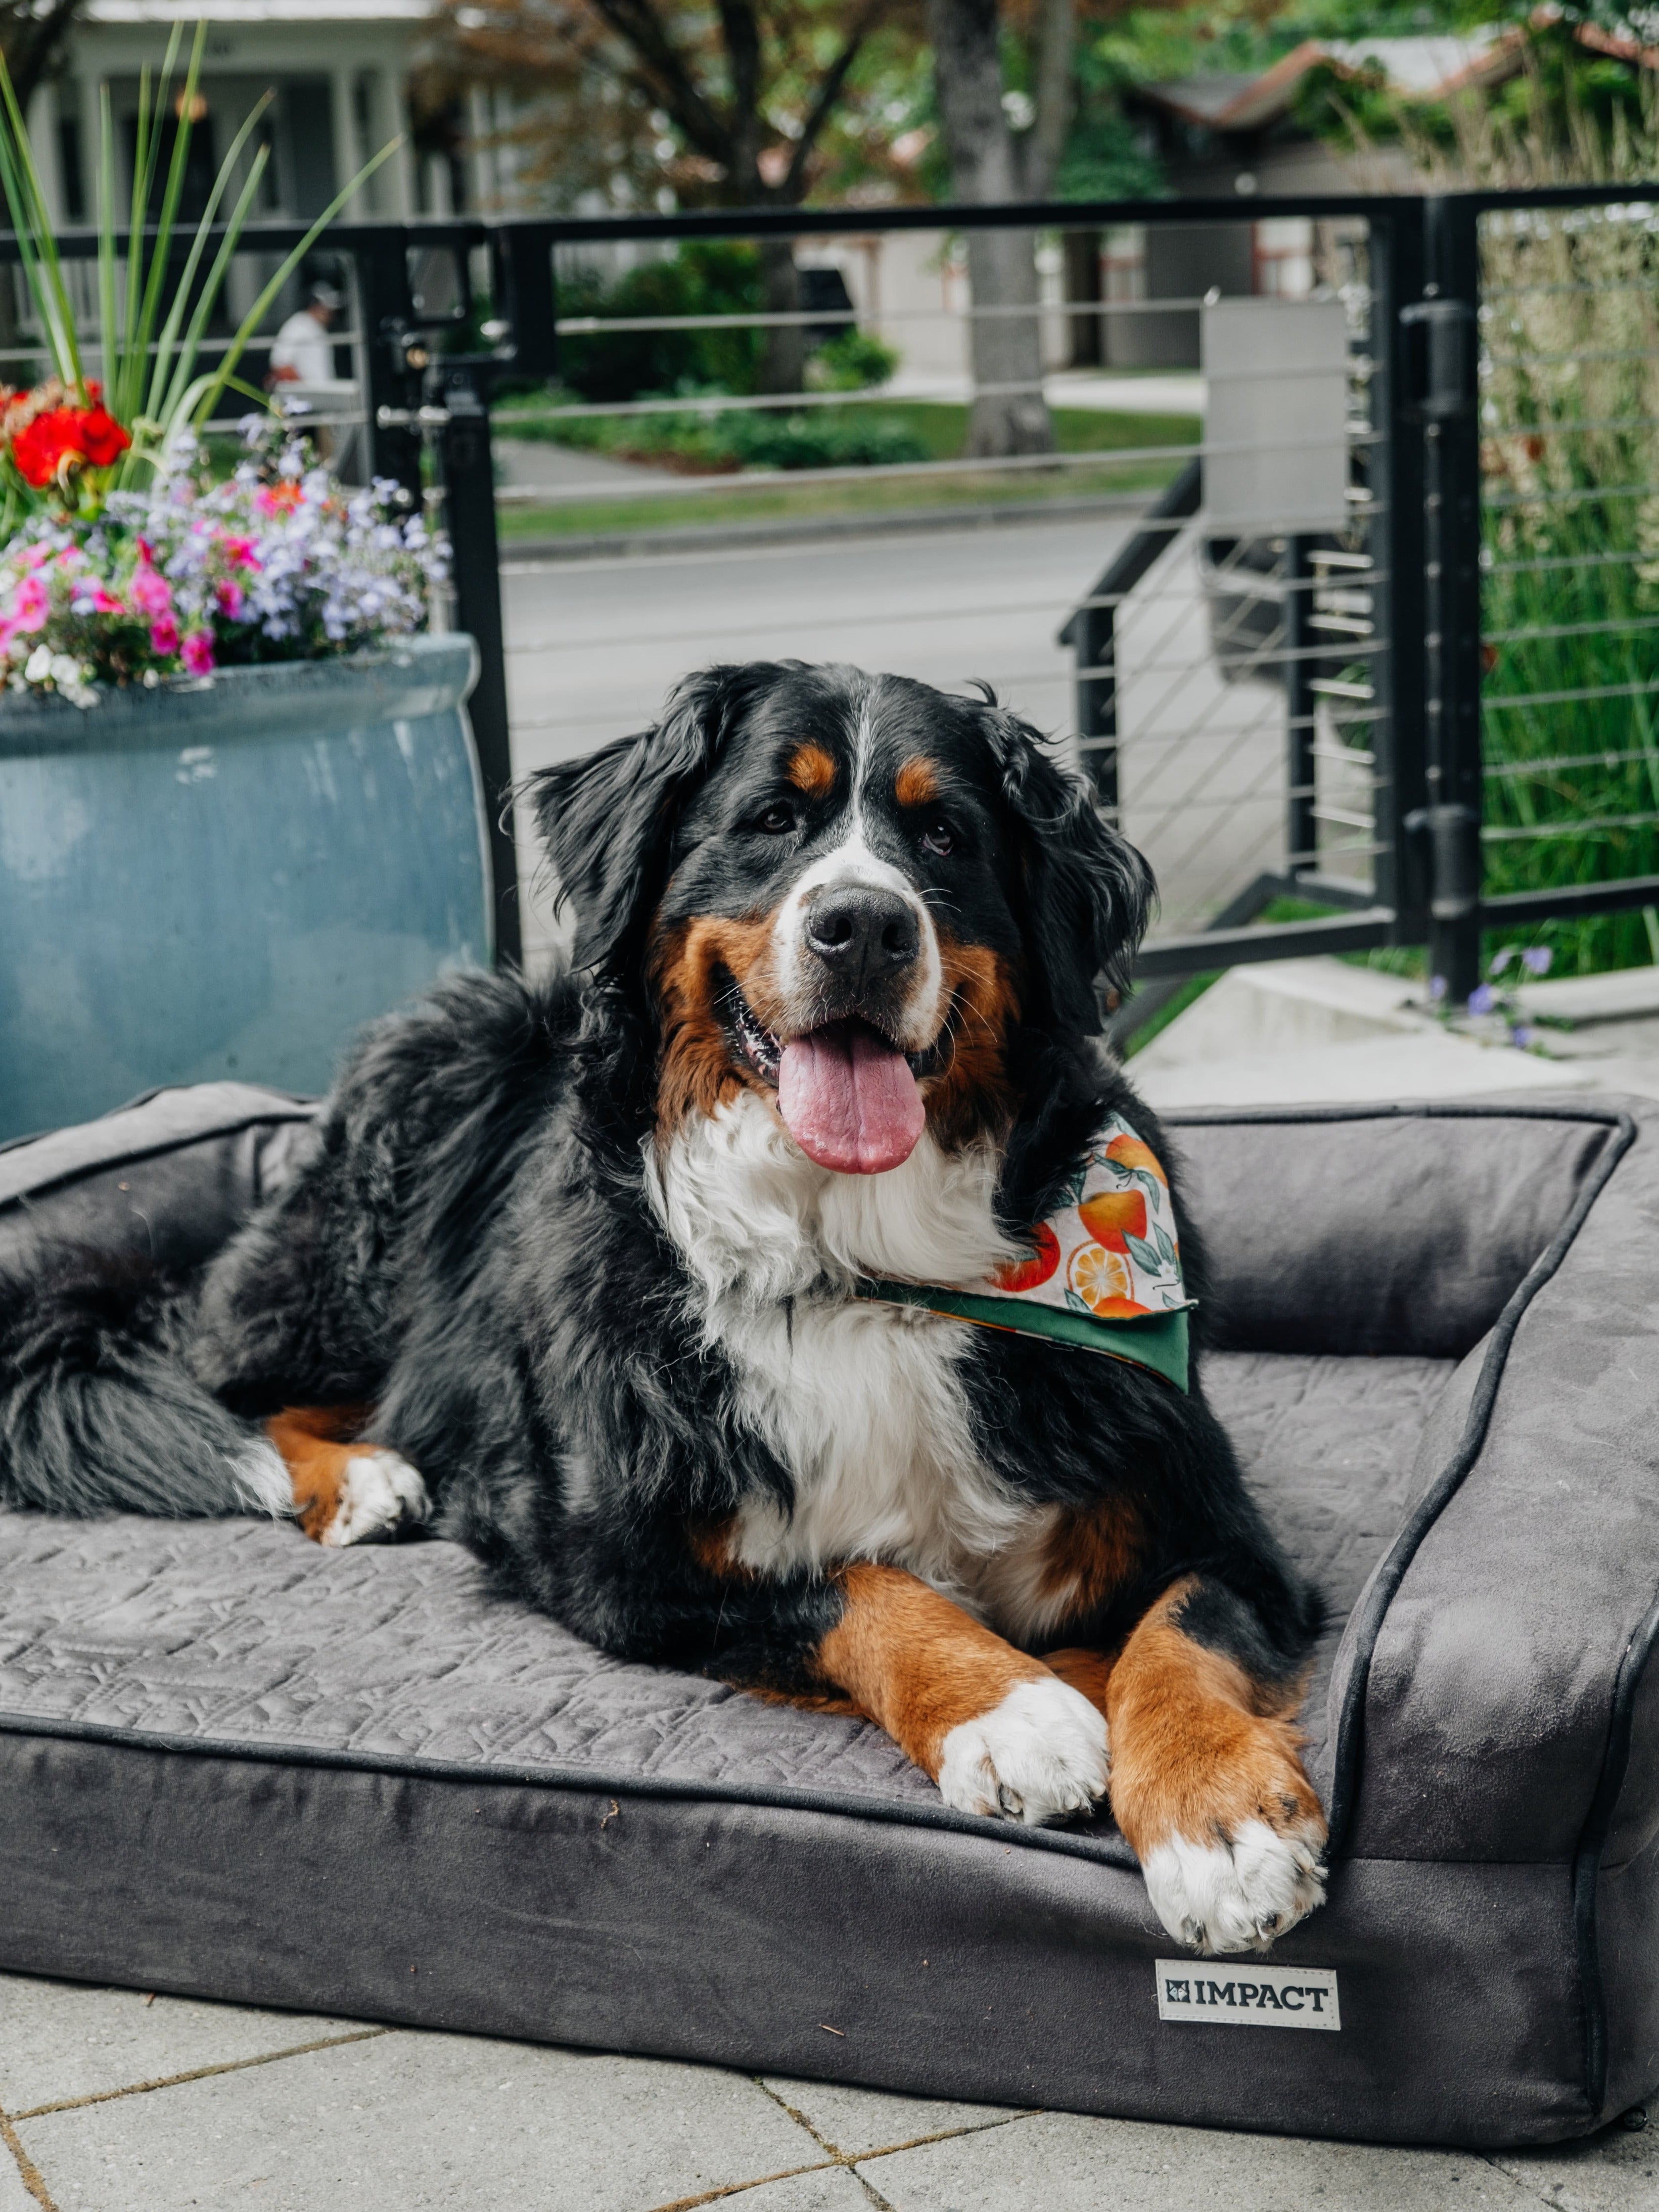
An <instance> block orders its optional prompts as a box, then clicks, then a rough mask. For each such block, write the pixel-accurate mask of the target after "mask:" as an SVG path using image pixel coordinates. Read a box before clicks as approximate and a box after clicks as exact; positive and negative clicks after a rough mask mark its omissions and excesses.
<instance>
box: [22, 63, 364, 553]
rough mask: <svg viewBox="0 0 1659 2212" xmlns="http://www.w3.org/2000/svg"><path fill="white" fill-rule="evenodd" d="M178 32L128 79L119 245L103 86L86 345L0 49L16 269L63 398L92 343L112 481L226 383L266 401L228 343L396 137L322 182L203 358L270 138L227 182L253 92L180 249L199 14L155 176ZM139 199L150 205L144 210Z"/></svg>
mask: <svg viewBox="0 0 1659 2212" xmlns="http://www.w3.org/2000/svg"><path fill="white" fill-rule="evenodd" d="M182 36H183V27H182V26H179V25H175V26H174V28H173V34H172V36H171V38H170V39H169V40H168V41H167V55H166V58H165V60H164V61H163V63H162V64H161V73H160V76H159V77H158V78H156V79H155V81H154V82H152V79H151V76H150V72H149V69H148V68H146V69H145V70H143V73H142V75H141V77H140V80H139V91H138V113H137V130H136V137H135V144H134V155H133V173H132V190H131V202H130V204H129V206H128V208H127V209H126V210H125V217H126V240H125V248H123V246H122V241H121V237H120V234H119V232H118V227H117V214H116V201H117V197H118V192H117V184H116V156H115V129H114V120H113V117H112V112H111V107H110V96H109V88H108V87H107V86H106V87H105V88H104V90H103V102H102V109H101V113H100V131H99V147H98V329H97V336H96V341H95V348H94V349H89V348H88V343H87V341H86V339H85V338H84V337H83V336H82V331H80V329H79V327H78V325H77V320H76V311H75V306H74V302H73V300H72V298H71V296H70V287H69V284H68V283H67V281H66V278H65V276H64V264H63V261H62V258H61V257H60V255H59V253H58V240H57V235H56V229H55V225H54V222H53V219H52V213H51V210H50V206H49V204H48V201H47V198H46V191H45V189H44V187H43V185H42V184H41V180H40V173H39V171H38V169H37V168H36V167H35V163H34V157H33V151H32V149H31V148H30V144H29V137H28V131H27V125H26V123H25V121H24V118H23V113H22V110H21V107H20V106H19V105H18V100H17V95H16V93H15V90H14V89H13V87H12V82H11V79H10V77H9V75H8V74H7V72H6V68H5V64H4V61H3V58H0V189H3V191H4V193H5V197H6V204H7V206H8V208H9V211H10V214H11V220H12V226H13V228H14V229H15V232H16V234H17V242H18V251H19V255H20V258H21V262H22V266H23V272H24V276H25V278H26V280H27V284H28V289H29V292H30V295H31V297H32V298H33V302H34V306H35V309H36V312H37V313H38V314H39V316H40V325H41V329H42V331H43V334H44V337H45V345H46V352H47V353H48V355H49V356H50V357H51V361H52V371H53V374H55V375H56V376H57V378H58V381H59V382H60V383H61V384H62V385H63V386H64V393H65V395H66V397H67V398H69V399H70V401H71V402H72V403H73V404H76V405H78V406H82V407H84V406H85V405H86V404H88V397H89V391H88V386H89V381H90V380H89V379H88V353H89V350H95V352H96V356H97V362H98V368H99V370H100V376H99V378H98V379H97V381H100V382H101V385H102V387H103V403H104V405H105V406H106V408H107V409H108V410H109V412H110V413H111V414H112V416H114V417H115V419H116V421H117V422H119V423H120V424H121V425H122V427H123V428H125V429H126V430H127V431H128V432H129V433H130V434H131V439H132V443H131V447H129V448H128V450H127V451H126V452H125V453H124V454H123V455H122V456H121V459H120V460H119V461H118V463H117V464H116V465H115V467H114V468H113V470H112V472H111V480H112V484H113V485H114V486H115V487H117V488H124V487H125V486H127V485H129V484H133V483H140V482H143V481H144V480H145V479H146V478H147V477H148V476H149V474H150V472H151V471H154V469H155V466H156V465H157V464H158V463H159V462H160V461H161V458H162V456H163V455H164V454H165V453H167V449H168V447H170V446H171V445H172V444H173V442H174V441H176V439H177V438H178V436H179V433H180V432H181V431H184V430H185V429H193V428H198V427H199V426H200V425H201V424H202V423H204V422H207V421H209V420H210V418H211V417H212V416H213V414H214V412H215V410H216V408H217V407H218V405H219V404H220V403H221V401H222V399H223V398H224V396H225V394H226V392H228V391H234V392H239V393H240V394H242V395H243V396H245V397H246V398H251V399H252V400H253V401H255V402H256V403H257V404H258V405H260V406H264V404H267V403H266V400H265V396H264V393H263V392H258V391H256V390H254V388H253V387H252V386H250V385H247V384H246V383H244V382H242V381H241V380H240V379H239V378H238V376H237V374H236V371H237V368H238V365H239V363H240V361H241V358H242V356H243V354H244V353H245V352H246V349H247V347H248V344H249V343H250V341H251V340H252V338H253V337H254V336H255V334H256V333H257V331H258V328H259V325H260V324H261V323H262V322H263V321H264V317H265V315H266V314H267V313H268V312H269V311H270V307H271V306H272V304H273V302H274V301H276V297H277V295H279V293H280V292H281V291H282V289H283V285H284V284H286V283H287V282H288V280H289V277H290V276H292V275H293V274H294V271H295V270H296V269H297V268H298V267H299V265H300V264H301V261H303V259H304V258H305V256H306V255H307V253H308V252H310V251H311V248H312V246H313V245H314V244H315V243H316V241H317V240H318V239H319V237H320V236H321V234H322V233H323V232H324V231H325V229H326V228H327V227H328V225H329V224H330V223H331V222H333V220H334V218H335V216H337V215H338V214H339V212H340V210H341V209H342V208H343V207H344V206H345V205H346V204H347V202H348V201H349V199H350V198H351V197H352V195H353V193H354V192H356V191H357V190H358V189H359V187H360V186H361V185H362V184H363V183H364V182H365V181H366V180H367V179H368V178H369V177H371V176H372V175H373V174H374V172H375V170H376V169H378V168H379V167H380V164H381V163H382V162H383V161H386V160H387V159H388V158H389V157H390V155H392V153H393V152H394V151H395V150H396V147H397V143H398V142H397V141H396V140H395V139H394V140H393V141H392V143H390V144H388V145H386V146H384V147H382V148H381V149H380V152H379V153H378V154H377V155H375V156H374V159H373V160H372V161H368V163H366V164H365V166H364V167H362V169H361V170H360V171H359V172H358V173H357V175H356V177H354V178H353V179H351V181H350V183H349V184H348V185H346V186H345V188H344V190H343V191H340V192H338V193H337V194H336V195H335V197H334V198H333V199H332V200H331V202H330V204H328V206H327V207H326V208H325V209H324V210H323V212H322V214H321V215H319V216H318V217H317V219H316V221H315V222H313V224H312V225H311V226H310V228H308V229H307V232H306V234H305V235H304V237H303V238H302V239H301V240H300V243H299V244H298V245H297V246H295V247H294V249H293V250H292V252H289V254H287V255H286V256H285V257H284V258H283V262H282V264H281V265H280V266H279V268H278V269H277V270H276V274H275V275H274V276H272V277H271V279H270V282H269V283H267V284H266V285H265V286H264V289H263V290H262V291H261V292H260V294H259V295H258V299H257V300H256V301H254V303H253V305H252V307H250V308H249V310H248V312H247V313H246V315H245V316H244V317H243V318H242V319H241V322H240V324H239V325H238V326H237V328H236V331H235V332H234V335H233V337H231V339H230V341H229V343H228V344H227V346H226V347H225V349H224V351H223V353H222V356H221V358H220V360H219V362H218V364H217V366H216V367H212V368H208V367H204V366H203V365H202V361H201V356H202V350H203V347H204V343H205V341H206V339H207V335H208V330H209V325H210V322H211V319H212V317H213V313H214V311H215V308H216V306H217V304H218V301H219V298H220V295H221V293H222V290H223V288H224V283H225V277H226V275H227V273H228V270H229V267H230V263H231V259H232V257H233V256H234V253H235V252H236V248H237V243H238V240H239V239H240V235H241V233H242V231H243V228H245V226H246V222H247V219H248V216H249V213H250V211H251V210H252V208H253V207H254V205H255V204H256V203H257V200H258V191H259V186H260V184H261V182H262V180H263V179H264V173H265V169H266V167H267V165H268V163H269V161H270V149H268V148H267V147H265V146H263V145H262V146H258V147H257V148H256V149H255V150H254V154H253V157H252V161H250V162H249V163H248V166H247V173H246V176H245V178H244V179H243V180H242V183H241V185H240V187H237V186H236V184H235V176H236V171H237V168H238V166H239V164H240V161H241V158H242V155H243V154H244V152H245V150H246V147H247V144H248V141H249V139H250V138H251V137H252V134H253V132H254V131H255V129H256V127H257V126H258V122H259V119H260V117H261V116H262V115H263V114H264V110H265V108H266V106H268V105H269V101H270V94H266V95H265V97H264V99H263V100H259V101H258V103H256V105H255V106H254V107H253V109H252V112H250V113H249V115H248V116H247V118H246V121H245V122H244V123H243V124H242V126H241V128H240V130H239V131H238V132H237V133H236V136H235V137H234V139H233V140H232V142H231V146H230V150H229V151H228V154H227V155H226V156H225V158H224V161H222V164H221V165H220V168H219V173H218V176H217V177H216V179H215V182H214V185H213V188H212V190H211V191H210V193H209V195H208V199H207V204H206V206H205V208H204V211H203V214H202V217H201V220H200V222H198V223H197V225H196V228H195V230H194V232H193V233H192V234H191V236H190V239H189V242H188V245H187V246H185V251H184V253H183V257H182V259H180V258H179V252H178V240H179V205H180V202H181V200H182V197H183V194H184V187H185V176H186V173H187V171H188V166H189V161H190V144H191V132H192V131H193V128H194V121H195V114H196V110H197V87H198V83H199V81H200V76H201V64H202V54H203V51H204V46H205V44H206V40H207V27H206V25H205V24H202V23H198V24H197V27H196V34H195V37H194V40H192V42H191V51H190V58H189V62H188V64H187V66H186V68H185V75H184V79H183V83H182V87H181V88H180V90H179V94H178V95H177V98H176V100H175V101H174V103H173V112H174V114H175V115H176V117H177V121H178V127H177V129H176V131H174V133H173V150H172V155H171V158H170V160H169V161H168V162H167V170H166V174H165V176H164V177H163V176H162V175H161V156H162V153H163V149H164V142H165V136H166V133H165V130H164V127H163V118H164V117H165V116H166V113H167V106H168V96H169V94H170V93H171V92H172V89H173V72H174V70H175V68H176V65H177V63H178V58H179V47H180V44H181V40H182ZM158 179H159V182H160V199H159V204H158V202H157V200H156V192H157V186H158ZM152 206H155V217H154V219H153V220H152V219H151V216H150V210H151V208H152ZM216 227H217V228H218V235H217V237H216V236H215V230H216ZM106 488H107V487H106ZM26 503H27V493H26V492H25V491H24V490H22V489H20V488H19V487H15V486H14V487H13V488H12V489H11V490H10V492H9V496H8V499H7V501H6V506H5V510H4V512H3V513H0V532H3V533H4V534H6V535H9V532H10V531H11V529H13V528H14V527H15V525H16V523H17V521H18V520H21V513H20V512H19V509H20V507H22V506H24V505H26Z"/></svg>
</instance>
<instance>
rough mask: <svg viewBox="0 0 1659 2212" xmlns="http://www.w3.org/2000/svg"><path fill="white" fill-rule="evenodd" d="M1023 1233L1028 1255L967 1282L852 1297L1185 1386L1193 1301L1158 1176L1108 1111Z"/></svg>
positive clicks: (1165, 1182)
mask: <svg viewBox="0 0 1659 2212" xmlns="http://www.w3.org/2000/svg"><path fill="white" fill-rule="evenodd" d="M1026 1233H1027V1237H1028V1239H1029V1242H1030V1246H1031V1256H1030V1259H1029V1260H1017V1261H1013V1262H1012V1264H1010V1265H1009V1266H1007V1267H1001V1268H999V1269H998V1271H997V1272H996V1273H995V1274H994V1275H987V1276H985V1277H983V1278H981V1279H980V1280H979V1281H977V1282H973V1283H953V1284H929V1283H896V1282H872V1281H865V1282H861V1283H860V1285H859V1292H858V1294H859V1296H860V1297H864V1298H876V1299H879V1300H881V1301H882V1302H883V1303H884V1304H889V1305H902V1306H921V1307H924V1308H925V1309H926V1310H927V1311H928V1312H930V1313H937V1314H948V1315H950V1316H952V1317H953V1318H954V1319H956V1320H957V1321H969V1322H975V1323H977V1325H978V1326H979V1327H980V1328H1006V1329H1011V1330H1012V1331H1013V1332H1014V1333H1015V1334H1017V1335H1019V1336H1038V1337H1044V1338H1046V1339H1047V1340H1048V1341H1049V1342H1050V1343H1052V1344H1067V1345H1071V1346H1073V1347H1075V1348H1076V1349H1078V1350H1079V1351H1083V1352H1103V1353H1104V1354H1105V1355H1106V1356H1107V1357H1108V1358H1111V1359H1127V1360H1129V1361H1131V1362H1132V1363H1133V1364H1134V1365H1135V1366H1138V1367H1147V1368H1150V1369H1151V1370H1152V1373H1153V1374H1154V1375H1159V1376H1163V1378H1164V1381H1165V1382H1166V1383H1174V1385H1175V1386H1176V1389H1178V1390H1184V1389H1186V1388H1187V1364H1188V1352H1187V1315H1188V1310H1190V1309H1191V1308H1192V1307H1193V1306H1194V1305H1195V1304H1197V1300H1196V1299H1195V1298H1189V1297H1188V1296H1187V1291H1186V1285H1185V1284H1184V1283H1183V1282H1182V1275H1181V1248H1180V1245H1179V1244H1178V1243H1177V1242H1176V1231H1175V1214H1174V1211H1173V1209H1172V1207H1171V1206H1170V1185H1169V1179H1168V1177H1167V1176H1165V1175H1164V1170H1163V1168H1162V1167H1161V1166H1160V1165H1159V1164H1158V1159H1157V1158H1156V1157H1155V1156H1154V1154H1153V1153H1152V1150H1151V1149H1150V1147H1149V1146H1146V1145H1143V1144H1142V1143H1141V1141H1140V1139H1139V1137H1137V1136H1136V1134H1135V1133H1134V1131H1133V1129H1132V1128H1131V1127H1129V1125H1128V1123H1127V1121H1124V1120H1122V1118H1121V1116H1120V1115H1116V1114H1114V1115H1110V1116H1109V1119H1108V1120H1107V1121H1106V1122H1105V1124H1104V1125H1103V1127H1101V1128H1100V1129H1098V1130H1097V1132H1096V1133H1095V1134H1094V1136H1093V1137H1092V1138H1091V1139H1090V1144H1089V1150H1088V1152H1087V1153H1086V1154H1085V1157H1084V1158H1083V1159H1082V1161H1081V1162H1080V1163H1079V1166H1078V1168H1077V1170H1076V1171H1075V1172H1074V1173H1073V1176H1072V1178H1071V1181H1070V1182H1068V1183H1067V1185H1066V1188H1065V1189H1064V1191H1062V1193H1061V1194H1060V1202H1059V1203H1058V1205H1057V1206H1055V1207H1054V1211H1053V1212H1051V1213H1050V1214H1048V1217H1047V1218H1046V1219H1044V1220H1042V1221H1040V1222H1038V1223H1037V1224H1036V1226H1035V1227H1034V1228H1033V1229H1030V1230H1029V1231H1027V1232H1026Z"/></svg>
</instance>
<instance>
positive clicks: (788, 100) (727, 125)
mask: <svg viewBox="0 0 1659 2212" xmlns="http://www.w3.org/2000/svg"><path fill="white" fill-rule="evenodd" d="M920 30H921V9H920V0H691V4H690V5H689V6H685V7H676V8H673V9H670V8H668V7H667V6H665V5H660V4H659V0H442V5H441V8H440V10H439V14H438V17H437V32H436V36H435V46H434V51H433V55H432V58H431V60H430V62H429V63H428V66H427V69H426V71H425V73H424V74H425V84H424V91H425V96H426V98H427V99H428V100H429V101H433V102H435V101H436V100H440V99H441V98H443V97H444V96H446V95H447V94H449V93H450V92H452V91H453V88H454V87H455V86H457V85H458V84H459V83H462V82H474V83H477V82H486V83H488V82H495V83H499V84H502V85H506V86H509V87H511V88H513V89H514V90H515V91H517V92H518V93H520V94H524V93H526V92H529V93H530V94H532V95H533V97H532V100H531V101H530V102H529V103H528V104H527V105H526V106H524V108H523V110H522V112H521V115H520V120H519V121H518V122H517V123H516V124H515V125H513V126H511V127H510V130H509V132H508V135H509V136H510V137H513V138H514V139H516V140H517V141H518V142H519V143H520V144H521V145H522V146H523V147H524V149H526V174H527V175H529V176H531V177H532V178H535V179H540V180H543V181H546V182H550V183H551V184H552V185H554V186H555V190H556V197H559V198H561V199H564V200H566V201H568V200H571V199H574V198H575V197H578V196H580V194H582V193H584V192H592V191H599V192H602V193H603V194H604V195H605V197H606V198H607V199H608V200H610V201H611V202H613V203H616V202H619V201H620V202H623V203H626V202H628V201H629V200H631V201H632V202H634V203H635V204H647V205H648V204H652V203H653V202H654V201H659V200H661V199H663V198H665V197H666V196H669V195H671V204H675V205H678V206H681V207H698V206H715V207H765V206H785V207H793V206H796V205H798V204H799V203H800V202H801V201H803V200H805V198H807V197H808V196H809V195H811V194H815V193H816V194H817V195H819V196H821V197H836V196H837V195H838V194H839V193H840V192H842V191H846V190H847V189H848V187H849V186H850V185H855V184H858V183H860V182H863V183H866V184H867V182H868V181H869V180H870V179H871V178H872V176H880V177H883V178H884V179H886V180H887V182H888V184H889V185H890V188H892V189H896V190H899V191H904V190H906V189H907V188H908V189H909V190H910V191H914V185H910V184H909V179H908V162H907V157H908V158H909V159H913V158H914V155H915V153H916V152H917V151H919V150H920V149H919V148H918V147H916V146H915V144H914V143H913V144H912V145H911V146H910V147H909V148H908V149H907V148H906V147H905V146H904V145H902V144H899V145H897V146H896V144H895V142H896V141H898V140H902V139H903V138H904V137H905V136H906V133H907V132H909V131H912V129H913V125H912V119H911V118H912V116H913V113H914V109H915V85H914V74H915V70H914V64H915V56H916V53H917V50H918V45H919V37H920Z"/></svg>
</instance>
